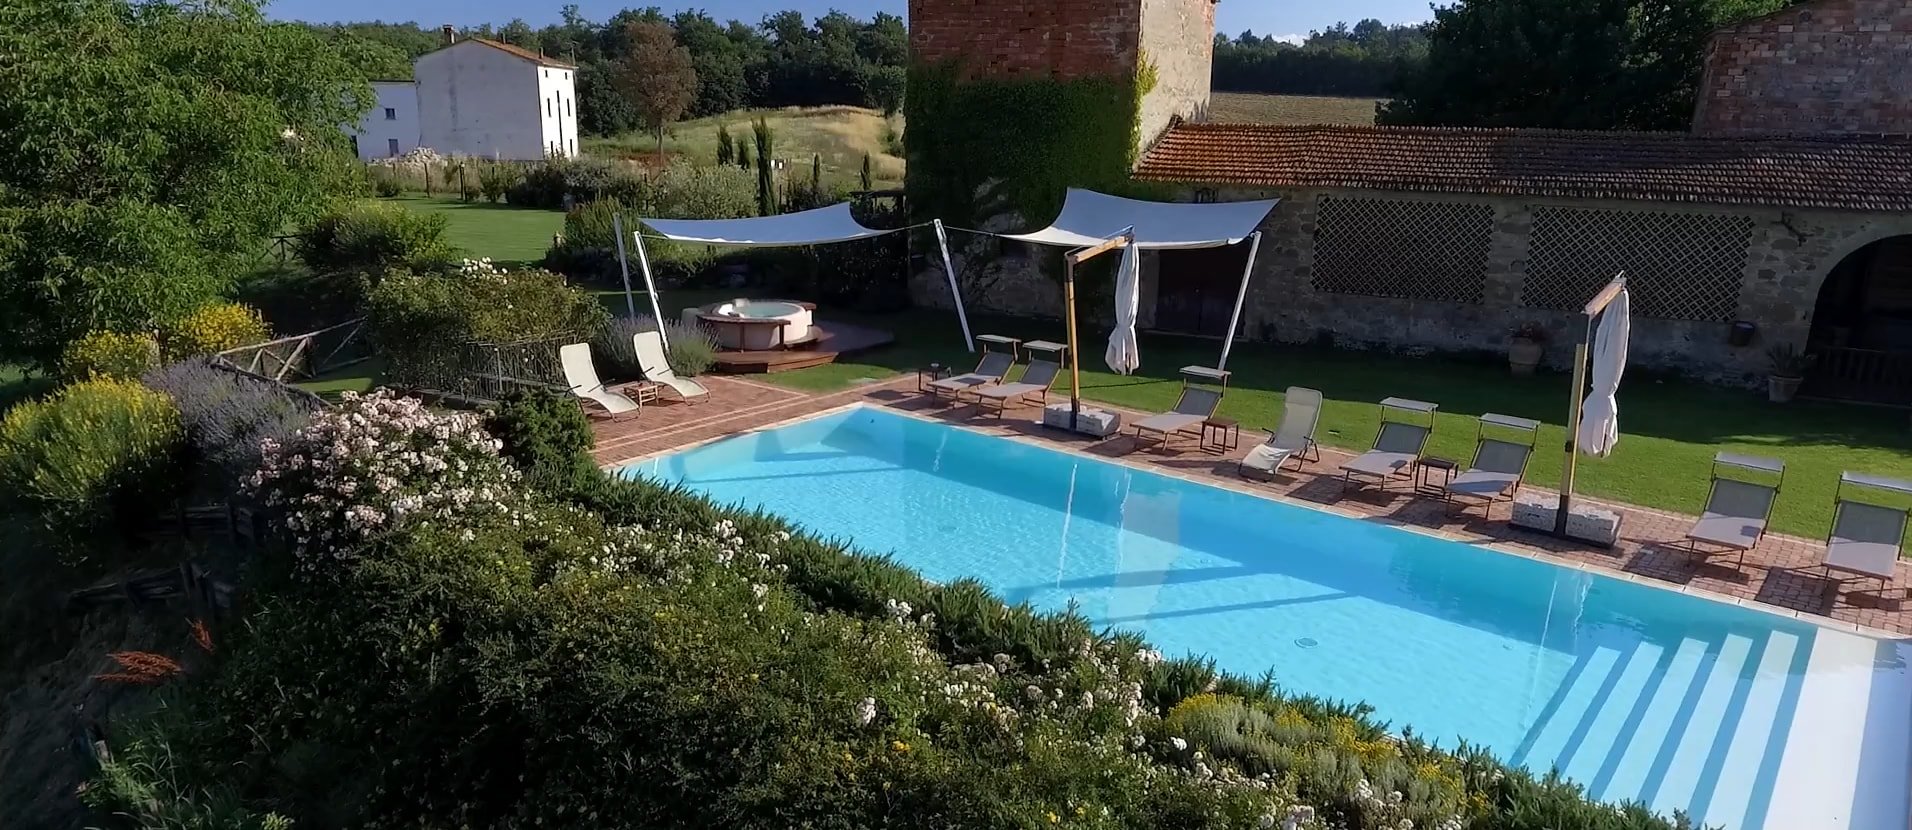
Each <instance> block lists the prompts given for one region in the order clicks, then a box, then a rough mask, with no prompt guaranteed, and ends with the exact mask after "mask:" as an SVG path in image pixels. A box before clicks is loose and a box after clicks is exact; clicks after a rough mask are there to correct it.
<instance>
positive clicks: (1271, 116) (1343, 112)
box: [1208, 92, 1380, 125]
mask: <svg viewBox="0 0 1912 830" xmlns="http://www.w3.org/2000/svg"><path fill="white" fill-rule="evenodd" d="M1378 103H1380V100H1379V99H1375V98H1329V97H1324V96H1317V95H1262V94H1260V93H1254V92H1217V93H1215V94H1214V96H1213V97H1212V98H1211V99H1210V101H1209V105H1208V116H1209V119H1210V120H1213V121H1219V122H1223V123H1234V124H1290V125H1303V124H1373V123H1374V105H1375V104H1378Z"/></svg>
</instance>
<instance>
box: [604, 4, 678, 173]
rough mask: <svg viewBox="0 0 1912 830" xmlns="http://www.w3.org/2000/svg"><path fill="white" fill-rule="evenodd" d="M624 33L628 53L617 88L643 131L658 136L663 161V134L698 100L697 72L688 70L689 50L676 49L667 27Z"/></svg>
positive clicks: (639, 25)
mask: <svg viewBox="0 0 1912 830" xmlns="http://www.w3.org/2000/svg"><path fill="white" fill-rule="evenodd" d="M625 33H626V35H627V36H628V37H629V39H630V42H631V52H630V54H628V55H625V56H624V59H623V60H622V61H620V62H618V67H617V79H618V87H619V88H620V89H622V90H623V91H624V96H625V97H626V98H628V99H630V101H631V106H632V107H634V108H635V109H636V110H637V117H638V120H639V121H640V122H641V123H642V124H643V125H644V128H645V129H647V130H649V131H650V132H651V134H652V135H655V136H657V155H658V157H659V158H662V157H663V155H664V131H665V130H666V129H668V128H669V127H670V125H671V124H674V123H676V122H677V119H679V118H682V117H684V111H685V110H687V109H689V108H690V104H691V101H692V100H694V99H695V98H696V97H697V70H696V69H694V68H692V67H691V61H690V50H688V49H685V48H684V47H682V46H679V45H677V41H676V36H675V35H673V34H672V33H671V28H670V27H669V26H667V25H665V24H663V23H661V22H651V21H639V22H636V23H632V24H631V25H630V26H628V27H626V29H625Z"/></svg>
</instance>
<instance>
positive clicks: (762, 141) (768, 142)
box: [752, 118, 778, 216]
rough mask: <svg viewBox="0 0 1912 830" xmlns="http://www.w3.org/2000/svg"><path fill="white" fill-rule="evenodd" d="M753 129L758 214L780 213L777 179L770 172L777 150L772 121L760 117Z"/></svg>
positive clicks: (771, 214) (772, 214)
mask: <svg viewBox="0 0 1912 830" xmlns="http://www.w3.org/2000/svg"><path fill="white" fill-rule="evenodd" d="M752 131H753V132H755V133H756V137H757V215H759V216H774V215H776V214H777V213H778V210H777V180H776V177H775V176H772V175H771V172H770V160H771V158H773V155H772V154H773V153H774V151H775V145H774V144H773V139H772V137H771V135H770V122H768V121H765V120H764V119H762V118H759V119H757V124H756V126H755V127H753V128H752Z"/></svg>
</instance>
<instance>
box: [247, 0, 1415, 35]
mask: <svg viewBox="0 0 1912 830" xmlns="http://www.w3.org/2000/svg"><path fill="white" fill-rule="evenodd" d="M577 3H578V6H579V8H580V9H582V10H583V12H584V16H585V17H587V18H590V19H592V20H603V19H605V18H608V17H610V16H611V15H612V14H613V13H615V12H616V11H617V10H619V9H622V8H625V7H627V6H629V7H636V8H642V7H645V6H651V5H656V6H660V7H663V8H666V9H675V8H679V7H684V6H699V7H702V8H703V9H704V10H705V11H707V12H709V13H710V15H711V16H712V17H715V18H717V19H719V20H726V19H729V18H733V17H734V18H737V19H739V20H747V21H756V20H760V19H762V18H763V16H764V15H765V14H766V13H768V12H772V11H778V10H782V9H790V8H796V9H801V10H803V11H804V12H805V13H806V14H809V15H811V16H813V17H814V16H816V15H819V14H822V13H824V12H826V11H829V10H830V9H832V8H836V9H842V10H843V11H845V12H849V13H851V14H855V15H857V16H860V17H868V16H869V15H871V14H872V13H875V12H878V11H887V12H890V13H892V14H899V15H900V14H902V13H903V11H904V9H905V7H906V6H907V5H908V3H907V0H781V2H780V1H779V0H704V2H695V1H694V0H682V2H669V1H668V0H664V1H663V2H658V1H657V0H577ZM563 6H564V0H537V1H536V2H525V0H516V2H506V0H275V2H273V3H272V4H271V5H270V6H268V7H267V12H268V13H269V14H271V15H272V16H273V17H277V18H281V19H290V20H311V21H319V22H326V21H333V20H393V21H405V20H416V21H418V22H420V23H424V24H426V25H428V26H431V25H438V24H441V23H452V24H457V25H461V26H462V25H476V24H479V23H485V22H491V23H504V22H506V21H508V20H510V19H511V18H514V17H522V18H524V19H525V20H527V21H530V22H531V24H532V25H543V24H545V23H553V22H556V21H557V19H558V9H560V8H562V7H563ZM1432 16H1433V13H1432V12H1430V11H1428V0H1222V2H1221V11H1220V13H1219V20H1218V23H1217V25H1218V26H1219V28H1220V29H1221V30H1222V31H1224V32H1227V33H1229V34H1235V33H1238V32H1240V31H1241V30H1243V29H1253V30H1255V32H1256V33H1257V34H1264V35H1299V34H1306V33H1307V32H1308V30H1310V29H1320V28H1324V27H1327V26H1331V25H1333V24H1334V22H1335V21H1337V20H1346V21H1348V22H1350V23H1352V22H1354V21H1356V20H1360V19H1361V18H1364V17H1373V18H1378V19H1380V20H1382V21H1385V22H1388V23H1408V22H1416V21H1422V20H1427V19H1429V18H1431V17H1432Z"/></svg>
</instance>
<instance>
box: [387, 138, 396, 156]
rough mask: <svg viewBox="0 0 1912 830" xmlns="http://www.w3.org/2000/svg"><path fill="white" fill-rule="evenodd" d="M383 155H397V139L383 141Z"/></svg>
mask: <svg viewBox="0 0 1912 830" xmlns="http://www.w3.org/2000/svg"><path fill="white" fill-rule="evenodd" d="M385 155H388V156H397V155H398V139H396V138H388V139H385Z"/></svg>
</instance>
